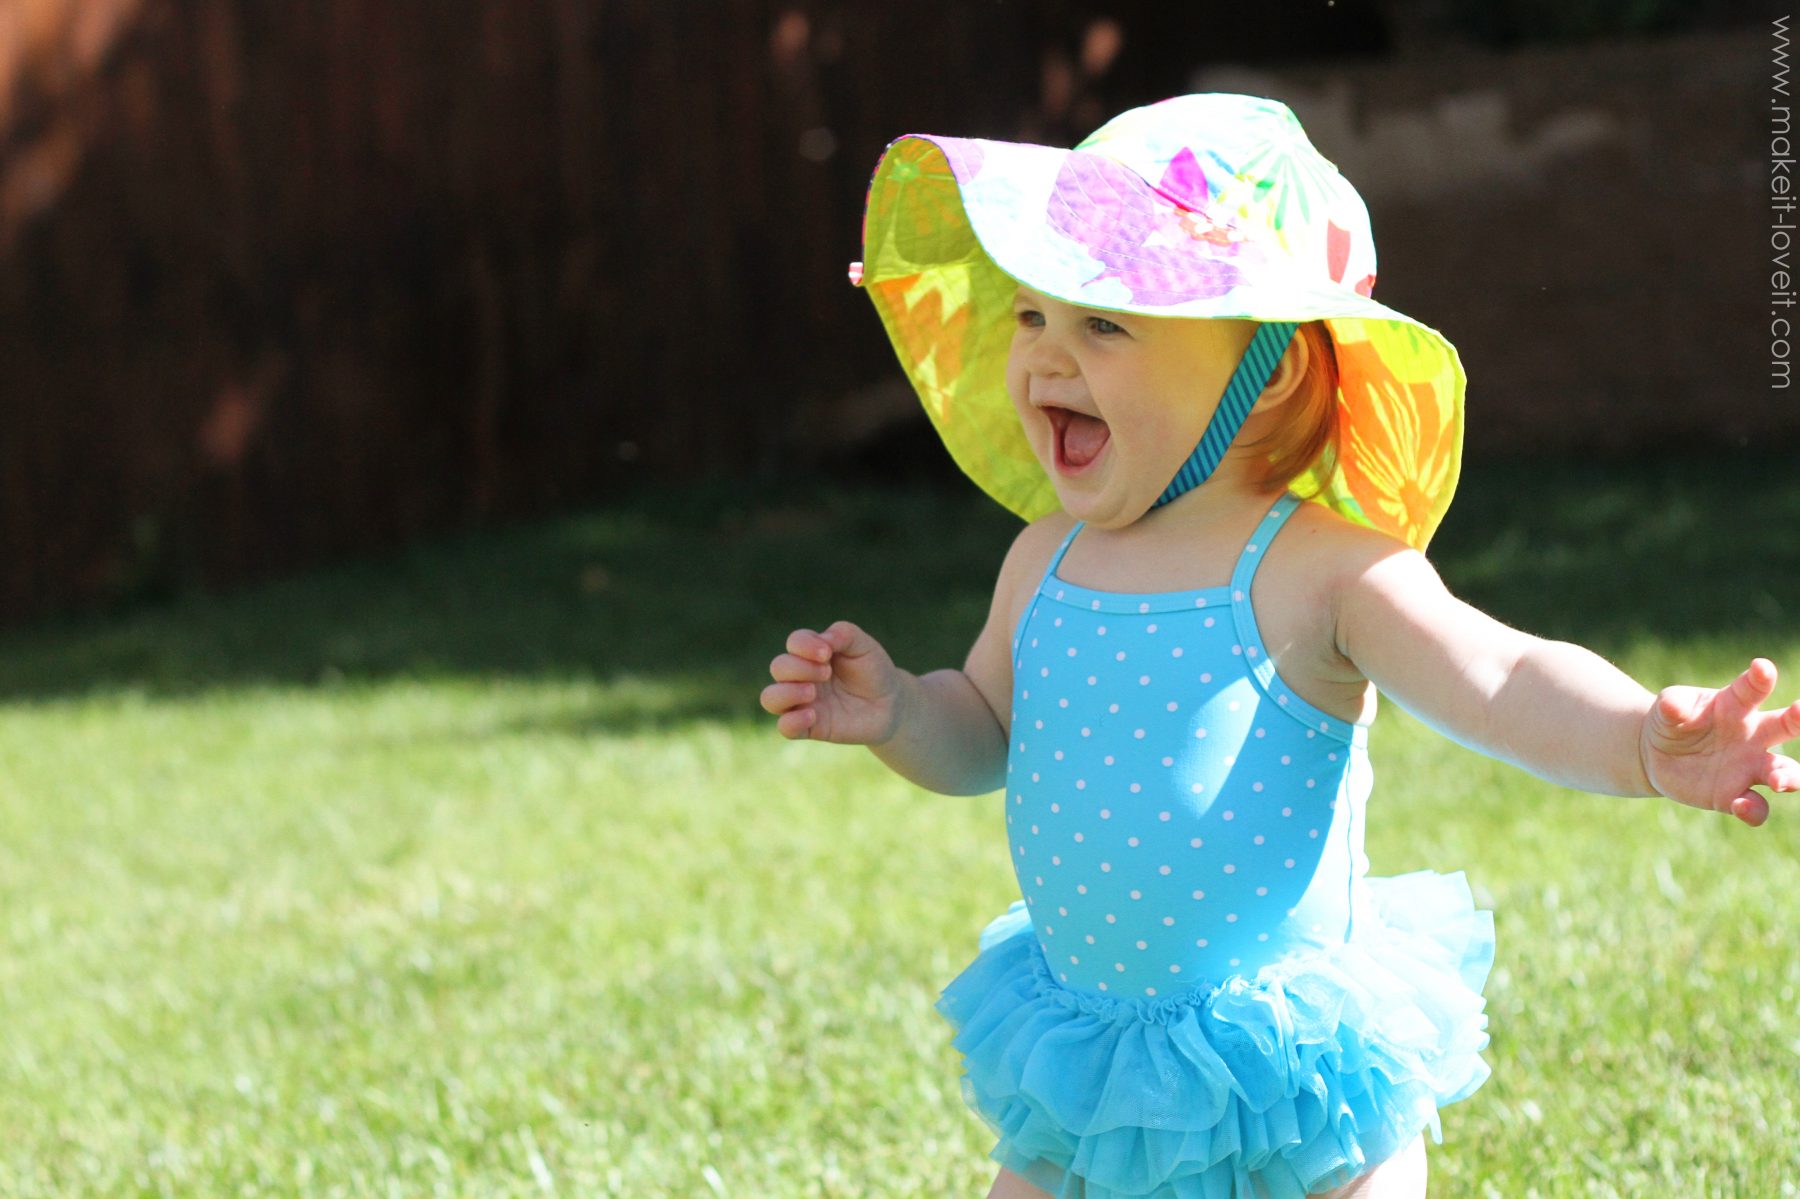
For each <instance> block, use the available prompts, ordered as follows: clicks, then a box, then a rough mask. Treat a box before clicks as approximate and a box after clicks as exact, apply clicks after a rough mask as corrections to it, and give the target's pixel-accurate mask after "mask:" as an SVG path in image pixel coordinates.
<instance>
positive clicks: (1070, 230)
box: [1046, 152, 1262, 305]
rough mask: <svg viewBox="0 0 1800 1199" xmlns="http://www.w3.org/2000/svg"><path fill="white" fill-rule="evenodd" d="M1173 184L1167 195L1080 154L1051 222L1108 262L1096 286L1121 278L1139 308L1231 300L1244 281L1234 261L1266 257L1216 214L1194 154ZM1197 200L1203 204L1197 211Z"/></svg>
mask: <svg viewBox="0 0 1800 1199" xmlns="http://www.w3.org/2000/svg"><path fill="white" fill-rule="evenodd" d="M1165 182H1166V183H1167V184H1168V185H1169V186H1168V188H1167V189H1166V190H1165V189H1158V188H1153V187H1151V186H1150V185H1149V184H1147V183H1145V182H1144V181H1143V180H1142V179H1141V178H1139V177H1138V176H1137V175H1136V174H1134V173H1133V172H1132V171H1131V170H1130V169H1129V168H1127V167H1125V166H1123V165H1121V164H1119V163H1116V162H1114V161H1112V160H1111V159H1109V158H1104V157H1102V156H1100V155H1098V154H1084V153H1080V152H1076V153H1073V154H1070V155H1069V156H1068V158H1066V159H1065V160H1064V161H1063V167H1062V170H1061V171H1060V172H1059V173H1058V175H1057V178H1056V187H1055V189H1054V190H1053V191H1052V192H1051V195H1050V203H1049V210H1048V212H1047V213H1046V216H1047V217H1048V219H1049V221H1050V226H1051V228H1053V229H1055V230H1056V231H1057V232H1058V233H1061V234H1062V235H1063V236H1064V237H1067V238H1069V239H1071V240H1072V241H1075V242H1076V243H1078V244H1080V245H1081V246H1082V247H1083V248H1085V249H1086V250H1087V251H1088V253H1090V254H1092V255H1093V256H1094V257H1095V258H1097V259H1099V260H1100V262H1102V263H1103V264H1105V269H1104V270H1103V271H1101V273H1100V274H1099V275H1097V276H1095V278H1094V279H1092V280H1089V282H1090V283H1091V282H1098V281H1100V280H1103V279H1117V280H1118V281H1119V282H1121V283H1123V284H1124V285H1125V287H1126V288H1127V290H1129V291H1130V292H1131V301H1132V303H1135V304H1170V305H1173V304H1185V303H1187V302H1188V301H1190V300H1200V299H1213V298H1214V297H1217V296H1222V295H1224V294H1225V293H1226V292H1228V291H1230V290H1231V289H1232V288H1234V287H1236V286H1238V285H1239V284H1240V283H1242V282H1243V281H1244V277H1245V276H1244V273H1243V272H1242V271H1241V270H1239V269H1238V266H1237V265H1236V264H1235V263H1234V261H1233V260H1238V261H1241V262H1242V263H1243V264H1244V265H1246V266H1253V265H1256V264H1258V263H1260V262H1261V261H1262V255H1261V253H1260V252H1259V251H1257V250H1256V248H1255V247H1253V246H1251V245H1249V244H1247V243H1246V242H1245V241H1244V240H1243V234H1242V233H1241V232H1240V231H1239V230H1237V229H1236V228H1234V227H1233V226H1231V225H1229V224H1223V223H1220V222H1218V221H1215V220H1214V219H1213V218H1212V217H1211V216H1210V215H1208V213H1207V210H1206V208H1205V207H1204V200H1205V197H1206V180H1205V177H1204V175H1203V174H1202V173H1201V171H1200V166H1199V164H1198V163H1197V162H1195V161H1193V158H1192V156H1191V155H1190V156H1189V157H1188V160H1187V161H1186V162H1185V163H1180V164H1179V166H1178V165H1177V163H1171V164H1170V170H1169V171H1168V172H1166V173H1165ZM1176 197H1180V199H1179V200H1177V198H1176ZM1190 198H1191V199H1192V200H1193V201H1198V203H1196V204H1195V206H1194V207H1191V208H1190V207H1188V206H1187V203H1186V202H1188V201H1189V200H1190Z"/></svg>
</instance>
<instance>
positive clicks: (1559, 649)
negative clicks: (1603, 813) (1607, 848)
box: [1335, 537, 1800, 824]
mask: <svg viewBox="0 0 1800 1199" xmlns="http://www.w3.org/2000/svg"><path fill="white" fill-rule="evenodd" d="M1357 541H1358V543H1359V547H1360V548H1359V549H1358V550H1356V551H1355V552H1352V553H1349V554H1347V555H1346V558H1345V559H1344V560H1343V562H1342V564H1341V568H1342V569H1343V575H1342V577H1341V580H1340V581H1341V584H1342V585H1341V586H1340V587H1339V588H1338V589H1337V595H1338V601H1337V611H1336V613H1335V617H1336V627H1337V641H1338V650H1339V652H1340V653H1342V654H1343V655H1344V656H1345V657H1346V658H1348V659H1349V660H1350V661H1351V662H1353V663H1354V664H1355V665H1356V667H1357V669H1358V670H1360V671H1361V672H1362V673H1363V674H1364V675H1366V676H1367V677H1368V678H1369V679H1370V680H1371V681H1372V682H1374V683H1375V685H1376V686H1377V687H1378V688H1379V689H1381V690H1382V691H1384V692H1386V693H1387V694H1388V695H1390V696H1391V697H1392V698H1393V699H1394V700H1395V701H1396V702H1398V703H1399V704H1400V705H1401V706H1402V707H1404V708H1406V709H1407V710H1408V711H1411V712H1413V713H1415V714H1417V715H1418V716H1419V717H1420V718H1421V719H1423V720H1425V721H1426V722H1427V723H1429V724H1431V725H1432V726H1433V727H1435V728H1437V729H1439V730H1440V731H1442V732H1445V733H1447V734H1448V735H1450V736H1452V737H1454V738H1455V739H1456V740H1457V741H1459V742H1461V743H1462V744H1464V745H1468V746H1470V747H1471V748H1474V749H1479V750H1481V751H1482V752H1484V753H1487V754H1490V755H1492V756H1494V757H1497V758H1502V759H1504V760H1506V761H1510V762H1513V763H1515V764H1517V765H1520V766H1523V767H1525V768H1526V769H1528V770H1530V771H1531V772H1532V773H1534V774H1537V775H1539V776H1541V777H1543V778H1546V779H1549V780H1551V781H1552V782H1557V783H1561V784H1563V785H1565V786H1570V787H1578V788H1580V789H1582V790H1585V791H1597V792H1601V793H1605V794H1611V795H1667V796H1669V797H1670V798H1672V799H1676V800H1679V801H1680V802H1682V803H1686V804H1690V805H1693V806H1696V807H1704V808H1709V809H1711V810H1715V811H1729V812H1731V813H1732V814H1733V815H1736V816H1737V817H1738V818H1739V819H1742V820H1744V821H1745V822H1746V823H1748V824H1761V823H1762V822H1763V820H1764V819H1766V818H1767V816H1768V803H1767V801H1766V800H1764V799H1763V798H1762V797H1761V796H1760V795H1757V794H1756V793H1755V792H1754V791H1752V790H1751V789H1750V788H1751V787H1752V786H1753V785H1756V784H1763V785H1766V786H1769V787H1771V788H1773V789H1775V790H1777V791H1792V790H1800V765H1796V764H1795V763H1794V761H1793V760H1792V759H1790V758H1786V757H1783V756H1781V755H1779V754H1775V753H1772V752H1770V749H1771V748H1772V747H1773V746H1776V745H1779V744H1780V743H1781V742H1782V741H1785V740H1788V739H1791V738H1793V737H1795V736H1800V703H1797V704H1794V705H1792V706H1790V707H1788V708H1786V709H1784V710H1780V711H1776V712H1771V713H1762V712H1759V711H1758V710H1757V709H1758V707H1759V705H1761V704H1762V702H1763V701H1764V700H1766V699H1767V698H1768V697H1769V695H1770V693H1771V692H1772V691H1773V689H1774V685H1775V670H1774V667H1773V666H1772V665H1770V664H1769V663H1768V662H1766V661H1764V660H1762V659H1757V660H1756V661H1755V662H1753V663H1752V664H1751V667H1750V669H1749V670H1747V671H1745V672H1744V673H1743V674H1742V675H1740V676H1739V678H1738V679H1737V680H1736V681H1735V682H1733V683H1732V684H1731V686H1730V687H1728V688H1723V689H1720V690H1717V691H1714V690H1710V689H1705V688H1697V687H1670V688H1666V689H1665V690H1664V691H1663V692H1661V694H1659V695H1655V696H1653V695H1651V694H1650V692H1649V691H1647V690H1645V689H1644V688H1643V687H1642V686H1640V685H1639V684H1637V683H1636V682H1634V681H1633V680H1632V679H1631V678H1629V677H1628V676H1627V675H1625V674H1624V673H1623V672H1622V671H1620V670H1619V669H1618V668H1617V667H1615V666H1613V665H1612V664H1611V663H1609V662H1607V661H1606V660H1605V659H1604V658H1601V657H1599V656H1598V655H1596V654H1594V653H1592V652H1590V651H1588V650H1585V649H1583V648H1581V647H1580V646H1577V645H1570V644H1568V643H1566V642H1560V641H1545V640H1543V639H1541V638H1538V637H1533V636H1531V635H1529V634H1527V633H1522V632H1520V631H1518V630H1517V629H1512V628H1508V627H1507V626H1506V625H1503V624H1501V623H1500V622H1498V621H1496V620H1494V619H1493V618H1492V617H1489V616H1487V615H1485V614H1484V613H1482V612H1479V611H1477V610H1476V609H1475V608H1472V607H1470V606H1469V605H1468V604H1465V603H1463V602H1462V601H1461V600H1459V599H1457V598H1456V597H1455V596H1453V595H1451V594H1450V593H1449V591H1448V590H1446V589H1445V587H1444V585H1443V581H1442V580H1441V579H1439V578H1438V574H1437V572H1436V571H1435V570H1434V569H1432V567H1431V564H1430V563H1429V562H1427V561H1426V560H1425V558H1424V556H1423V555H1422V554H1419V553H1417V552H1415V551H1412V550H1409V549H1405V548H1403V547H1399V546H1398V545H1397V544H1394V543H1390V544H1388V545H1385V546H1382V547H1379V548H1376V547H1374V546H1373V545H1372V543H1371V542H1370V541H1369V540H1368V539H1367V538H1360V537H1359V538H1358V539H1357Z"/></svg>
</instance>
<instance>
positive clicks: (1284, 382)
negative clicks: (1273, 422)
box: [1255, 330, 1312, 412]
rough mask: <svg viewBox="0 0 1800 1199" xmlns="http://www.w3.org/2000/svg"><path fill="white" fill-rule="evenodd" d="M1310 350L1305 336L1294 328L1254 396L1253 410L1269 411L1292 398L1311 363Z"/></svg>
mask: <svg viewBox="0 0 1800 1199" xmlns="http://www.w3.org/2000/svg"><path fill="white" fill-rule="evenodd" d="M1311 362H1312V350H1311V348H1310V347H1309V346H1308V345H1307V344H1306V338H1304V337H1302V336H1300V334H1299V331H1298V330H1296V331H1295V333H1294V336H1293V337H1292V338H1290V339H1289V341H1288V344H1287V349H1286V350H1285V351H1283V352H1282V355H1281V361H1280V362H1277V363H1276V364H1275V370H1274V372H1273V373H1271V374H1270V375H1269V381H1268V383H1266V384H1264V385H1263V389H1262V394H1261V395H1259V396H1257V397H1256V404H1255V410H1256V411H1257V412H1270V411H1273V410H1274V409H1276V408H1279V407H1280V406H1281V405H1283V404H1285V403H1287V402H1288V401H1289V400H1291V399H1293V398H1294V396H1295V395H1296V394H1297V393H1298V392H1299V390H1300V380H1302V379H1304V378H1306V368H1307V367H1308V366H1309V365H1311Z"/></svg>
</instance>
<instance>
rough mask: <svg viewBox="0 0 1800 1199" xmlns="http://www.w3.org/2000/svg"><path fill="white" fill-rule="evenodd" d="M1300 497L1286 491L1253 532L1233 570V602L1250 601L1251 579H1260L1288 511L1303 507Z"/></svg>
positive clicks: (1246, 602)
mask: <svg viewBox="0 0 1800 1199" xmlns="http://www.w3.org/2000/svg"><path fill="white" fill-rule="evenodd" d="M1300 503H1301V500H1300V497H1299V496H1297V495H1295V494H1294V493H1293V492H1291V491H1289V492H1285V493H1283V494H1282V497H1281V498H1280V499H1278V500H1276V501H1275V502H1274V503H1273V504H1272V505H1270V507H1269V512H1268V515H1266V516H1264V517H1263V518H1262V520H1261V521H1260V522H1259V523H1258V524H1257V526H1256V528H1255V529H1253V530H1252V531H1251V533H1250V540H1249V541H1247V542H1245V543H1244V552H1243V553H1241V554H1239V555H1238V560H1237V568H1236V569H1234V570H1233V571H1232V572H1231V601H1232V603H1234V604H1237V603H1244V604H1248V603H1249V602H1250V582H1251V580H1252V579H1254V578H1256V568H1257V567H1259V566H1261V565H1262V560H1263V559H1264V558H1265V557H1267V556H1268V549H1269V542H1271V541H1273V540H1274V539H1275V534H1277V533H1279V532H1281V530H1282V528H1283V525H1282V523H1281V522H1282V521H1285V520H1286V519H1287V517H1288V514H1289V513H1291V512H1292V511H1293V510H1294V509H1295V508H1298V507H1299V506H1300Z"/></svg>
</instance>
